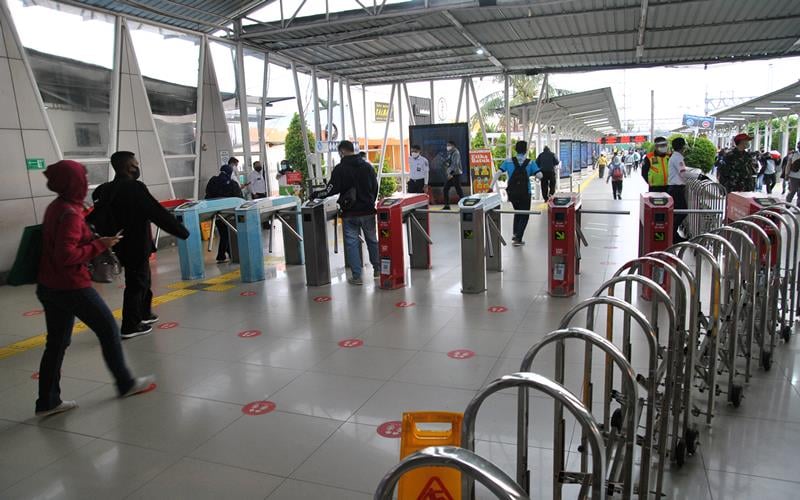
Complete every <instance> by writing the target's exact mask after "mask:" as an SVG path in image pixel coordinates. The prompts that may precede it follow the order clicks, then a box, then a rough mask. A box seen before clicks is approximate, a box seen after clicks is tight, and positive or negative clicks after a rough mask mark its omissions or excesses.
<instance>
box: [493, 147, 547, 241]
mask: <svg viewBox="0 0 800 500" xmlns="http://www.w3.org/2000/svg"><path fill="white" fill-rule="evenodd" d="M514 150H515V151H516V152H517V155H516V156H514V157H511V158H509V159H507V160H506V161H504V162H503V164H502V165H500V170H499V171H498V172H497V173H496V174H494V179H493V180H492V186H495V185H496V183H497V179H499V178H500V176H502V175H505V176H506V177H507V178H508V187H506V193H507V194H508V201H510V202H511V205H513V206H514V210H525V211H527V210H530V209H531V179H530V178H531V177H536V178H537V179H541V178H542V172H541V171H540V170H539V166H538V165H536V162H535V161H533V160H531V159H530V158H527V153H528V143H527V142H525V141H517V144H516V145H515V146H514ZM528 219H530V215H529V214H514V238H513V240H512V242H513V243H512V244H513V245H514V246H515V247H518V246H522V245H524V244H525V242H523V241H522V236H523V235H524V234H525V228H526V227H528Z"/></svg>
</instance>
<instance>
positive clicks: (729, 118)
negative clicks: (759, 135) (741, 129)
mask: <svg viewBox="0 0 800 500" xmlns="http://www.w3.org/2000/svg"><path fill="white" fill-rule="evenodd" d="M720 118H721V119H723V120H736V121H739V122H740V121H744V118H742V117H741V116H720Z"/></svg>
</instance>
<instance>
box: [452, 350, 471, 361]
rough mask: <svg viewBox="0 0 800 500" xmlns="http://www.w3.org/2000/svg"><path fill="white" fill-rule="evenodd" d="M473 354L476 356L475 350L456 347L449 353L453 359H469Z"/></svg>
mask: <svg viewBox="0 0 800 500" xmlns="http://www.w3.org/2000/svg"><path fill="white" fill-rule="evenodd" d="M473 356H475V351H470V350H469V349H456V350H455V351H450V352H448V353H447V357H448V358H453V359H469V358H471V357H473Z"/></svg>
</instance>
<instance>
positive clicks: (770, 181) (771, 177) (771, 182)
mask: <svg viewBox="0 0 800 500" xmlns="http://www.w3.org/2000/svg"><path fill="white" fill-rule="evenodd" d="M764 185H765V186H767V194H771V193H772V188H774V187H775V174H764Z"/></svg>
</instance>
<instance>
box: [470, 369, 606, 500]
mask: <svg viewBox="0 0 800 500" xmlns="http://www.w3.org/2000/svg"><path fill="white" fill-rule="evenodd" d="M556 371H557V376H560V378H561V379H562V380H563V378H564V366H563V365H562V366H561V368H560V372H559V369H558V368H557V369H556ZM559 373H560V375H559ZM511 388H520V389H521V388H526V389H534V390H536V391H539V392H542V393H544V394H545V395H547V396H549V397H550V398H552V399H553V400H554V401H553V402H554V405H555V414H554V418H555V422H554V424H555V429H554V433H555V436H556V443H558V442H559V436H560V439H561V443H562V447H561V449H558V448H556V449H555V450H554V454H555V457H556V458H555V459H554V461H555V467H556V468H555V469H554V471H553V476H554V490H553V498H554V499H555V500H560V499H561V488H560V484H562V483H570V484H579V485H581V490H580V493H579V495H578V498H579V499H589V498H591V499H592V500H600V499H602V498H605V474H606V472H605V471H606V465H605V464H606V451H605V446H604V442H603V436H602V434H601V432H600V428H599V426H598V425H597V422H595V420H594V418H593V417H592V414H591V412H590V411H589V410H588V409H587V408H586V406H585V405H584V404H583V403H581V401H580V400H579V399H578V398H577V397H576V396H575V395H574V394H572V393H571V392H570V391H569V390H567V389H566V388H565V387H564V386H563V385H561V384H559V383H557V382H554V381H552V380H550V379H549V378H547V377H545V376H543V375H539V374H536V373H513V374H510V375H504V376H502V377H500V378H498V379H496V380H494V381H493V382H490V383H489V384H488V385H487V386H486V387H485V388H484V389H482V390H481V391H480V392H478V394H477V395H476V396H475V397H474V398H472V401H470V402H469V404H468V405H467V408H466V409H465V410H464V420H463V421H462V424H461V445H462V446H463V447H464V448H466V449H468V450H474V449H475V423H476V420H477V416H478V410H479V409H480V407H481V406H482V405H483V403H484V402H485V401H486V399H487V398H488V397H489V396H491V395H492V394H494V393H496V392H499V391H502V390H504V389H511ZM564 407H566V408H567V411H569V412H570V413H571V414H572V416H573V417H575V419H576V420H577V421H578V424H579V425H580V426H581V429H582V430H583V433H584V435H585V436H586V442H587V443H588V445H589V448H590V449H591V451H592V472H591V473H588V472H586V473H583V472H566V471H565V470H564V469H565V465H566V464H565V463H564V460H565V457H566V454H565V450H564V447H563V440H564V432H565V421H564V417H563V411H564ZM525 449H527V440H526V442H525ZM517 453H518V455H519V453H520V450H519V448H518V449H517ZM559 464H560V466H559ZM526 484H528V485H529V484H530V483H526ZM461 490H462V495H463V498H464V499H467V500H473V499H474V498H475V491H474V485H473V481H472V480H471V479H470V478H463V481H462V488H461ZM590 491H591V493H590Z"/></svg>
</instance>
